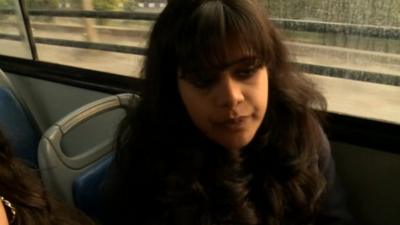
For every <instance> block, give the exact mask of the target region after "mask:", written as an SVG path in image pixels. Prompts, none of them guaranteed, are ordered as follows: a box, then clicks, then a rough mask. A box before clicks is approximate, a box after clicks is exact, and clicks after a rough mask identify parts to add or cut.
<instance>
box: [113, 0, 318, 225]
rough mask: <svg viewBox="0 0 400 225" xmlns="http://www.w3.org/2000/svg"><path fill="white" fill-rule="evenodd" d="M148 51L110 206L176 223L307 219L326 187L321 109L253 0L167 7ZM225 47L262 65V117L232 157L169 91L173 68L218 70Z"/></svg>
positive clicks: (122, 136)
mask: <svg viewBox="0 0 400 225" xmlns="http://www.w3.org/2000/svg"><path fill="white" fill-rule="evenodd" d="M148 45H149V46H148V50H147V55H146V59H145V63H144V67H143V71H142V73H143V75H144V77H145V79H146V80H145V88H144V92H143V95H142V99H141V102H140V103H139V105H138V106H137V107H135V108H134V109H133V110H132V111H131V112H129V113H128V115H127V117H126V118H125V119H124V120H123V122H122V123H121V125H120V129H119V133H118V136H117V141H116V150H117V153H116V158H115V162H114V170H113V171H114V174H112V177H113V180H112V181H110V185H109V188H110V189H108V191H107V192H108V193H112V194H111V195H110V196H109V198H112V201H113V203H114V205H115V204H117V205H126V203H128V202H129V204H128V205H130V207H128V208H125V209H121V208H118V212H119V217H120V218H121V217H123V215H122V216H121V214H123V213H122V212H125V213H127V214H128V215H129V217H128V220H129V221H132V222H133V223H134V224H182V225H187V224H202V225H203V224H204V225H205V224H269V225H281V224H307V223H309V222H310V221H312V220H313V218H314V217H315V215H316V213H317V211H318V206H319V202H320V199H321V196H322V193H323V191H324V189H325V186H326V180H325V178H324V177H323V175H322V174H321V171H320V169H319V167H318V153H319V151H320V150H321V148H322V145H323V139H324V134H323V132H322V130H321V127H320V119H321V118H320V114H321V112H323V111H324V110H325V108H326V106H325V105H326V103H325V99H324V98H323V97H322V95H321V94H320V93H319V92H318V91H316V90H315V87H314V85H313V83H312V82H311V81H309V80H308V79H306V78H305V77H304V76H303V75H302V74H301V73H299V72H297V71H296V69H295V68H293V66H292V64H291V63H290V62H289V54H288V51H287V50H286V47H285V46H284V45H283V43H282V38H281V37H280V35H279V34H278V32H277V30H276V29H275V28H274V27H273V26H272V24H271V22H270V21H269V20H268V17H267V14H266V13H265V12H264V11H263V9H262V7H261V6H259V5H258V4H257V2H256V1H252V0H175V1H170V2H169V4H168V6H167V7H166V8H165V10H164V11H163V12H162V13H161V15H160V16H159V18H158V20H157V22H156V23H155V25H154V27H153V30H152V33H151V36H150V40H149V44H148ZM232 48H236V49H238V50H240V51H241V52H242V53H243V54H249V53H250V54H251V55H254V56H256V57H257V58H259V59H260V60H262V61H263V62H264V63H265V65H266V68H267V70H268V74H269V75H268V79H269V100H268V104H269V105H268V109H267V112H266V115H265V119H264V121H263V123H262V124H261V127H260V128H259V129H258V131H257V133H256V136H255V137H254V139H253V140H252V141H251V143H250V144H249V145H248V146H246V147H245V148H244V149H243V150H241V152H240V154H239V155H235V154H233V153H232V152H231V151H227V150H225V149H223V148H222V147H221V146H218V145H217V144H215V143H213V142H212V141H210V140H208V139H207V138H206V137H205V136H204V135H202V134H201V132H200V131H199V130H198V129H197V128H196V127H195V126H194V125H193V123H192V122H191V120H190V118H189V116H188V115H187V112H186V111H185V107H184V105H183V103H182V100H181V98H180V96H179V93H178V88H177V79H178V78H177V73H178V69H179V70H183V71H184V72H190V71H207V70H209V69H219V68H223V66H224V65H225V63H226V61H227V60H228V58H229V54H230V50H231V49H232ZM317 110H318V111H317ZM121 210H122V211H121ZM112 218H113V219H115V218H116V217H112ZM114 222H115V220H114Z"/></svg>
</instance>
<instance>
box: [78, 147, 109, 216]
mask: <svg viewBox="0 0 400 225" xmlns="http://www.w3.org/2000/svg"><path fill="white" fill-rule="evenodd" d="M113 155H114V154H109V155H107V156H105V157H103V158H102V159H100V160H99V161H98V162H96V163H95V164H94V165H92V166H91V167H90V168H88V169H86V170H85V171H84V172H83V173H81V174H80V175H79V176H77V177H76V178H75V180H74V184H73V194H74V201H75V205H76V206H77V207H78V208H79V209H81V210H82V211H84V212H85V213H86V214H87V215H88V216H90V217H92V218H96V219H99V218H102V210H103V209H104V207H103V204H102V200H101V199H102V198H101V189H102V185H103V183H104V180H105V178H106V174H107V171H108V168H109V167H110V165H111V162H112V159H113Z"/></svg>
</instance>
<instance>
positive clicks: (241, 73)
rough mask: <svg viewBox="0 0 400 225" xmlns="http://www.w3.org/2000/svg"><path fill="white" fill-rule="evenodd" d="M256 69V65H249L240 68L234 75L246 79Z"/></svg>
mask: <svg viewBox="0 0 400 225" xmlns="http://www.w3.org/2000/svg"><path fill="white" fill-rule="evenodd" d="M257 70H258V67H255V66H250V67H247V68H244V69H240V70H238V71H237V72H236V77H237V78H239V79H243V80H245V79H248V78H250V77H252V76H253V75H254V74H255V73H256V72H257Z"/></svg>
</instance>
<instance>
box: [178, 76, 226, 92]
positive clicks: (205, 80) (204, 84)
mask: <svg viewBox="0 0 400 225" xmlns="http://www.w3.org/2000/svg"><path fill="white" fill-rule="evenodd" d="M217 78H218V76H216V75H212V74H190V75H187V76H186V80H187V81H189V83H191V84H192V85H194V86H195V87H197V88H200V89H203V88H208V87H211V86H212V85H213V84H215V83H216V81H217Z"/></svg>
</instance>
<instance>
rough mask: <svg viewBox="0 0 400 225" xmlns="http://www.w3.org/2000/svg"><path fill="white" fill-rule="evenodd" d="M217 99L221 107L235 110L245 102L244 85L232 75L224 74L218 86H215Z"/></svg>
mask: <svg viewBox="0 0 400 225" xmlns="http://www.w3.org/2000/svg"><path fill="white" fill-rule="evenodd" d="M215 88H216V89H215V99H216V103H217V105H218V106H220V107H226V108H233V107H236V105H238V104H239V103H241V102H243V101H244V95H243V90H242V85H241V83H240V81H238V80H235V79H234V78H233V77H232V75H231V74H229V73H226V74H222V77H221V79H220V80H219V82H218V85H216V86H215Z"/></svg>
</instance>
